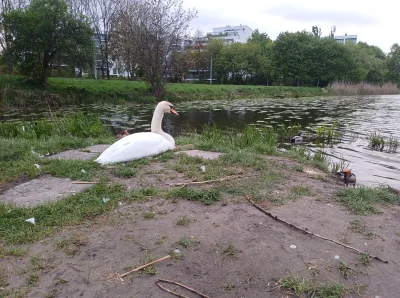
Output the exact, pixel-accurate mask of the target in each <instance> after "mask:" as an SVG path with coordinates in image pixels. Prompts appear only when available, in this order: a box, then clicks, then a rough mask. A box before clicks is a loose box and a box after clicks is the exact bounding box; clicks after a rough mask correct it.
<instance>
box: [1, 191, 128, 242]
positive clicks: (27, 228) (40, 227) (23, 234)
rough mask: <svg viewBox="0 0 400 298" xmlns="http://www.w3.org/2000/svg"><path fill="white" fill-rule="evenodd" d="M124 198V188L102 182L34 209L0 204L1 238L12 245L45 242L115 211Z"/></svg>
mask: <svg viewBox="0 0 400 298" xmlns="http://www.w3.org/2000/svg"><path fill="white" fill-rule="evenodd" d="M135 194H136V193H135ZM125 195H126V193H125V191H124V188H123V186H121V185H105V184H103V183H99V184H96V185H94V186H93V187H91V188H89V189H87V190H86V191H83V192H81V193H78V194H76V195H73V196H70V197H67V198H65V199H63V200H61V201H58V202H52V203H48V204H45V205H39V206H37V207H33V208H16V207H13V206H9V205H5V204H1V203H0V238H1V239H2V241H3V242H4V243H11V244H13V243H29V242H32V241H36V240H40V239H43V238H45V237H47V236H49V235H52V234H53V233H55V232H56V231H57V230H59V229H60V228H61V227H63V226H66V225H74V224H79V223H81V222H83V221H85V220H91V219H93V218H95V217H96V216H99V215H101V214H103V213H104V212H106V211H109V210H112V209H114V208H116V206H118V204H117V201H118V200H121V199H123V198H125ZM105 197H106V198H110V201H109V202H108V203H107V204H105V203H104V202H103V198H105ZM127 197H129V195H127ZM31 217H34V218H35V219H36V225H31V224H29V223H26V222H25V220H26V219H27V218H31Z"/></svg>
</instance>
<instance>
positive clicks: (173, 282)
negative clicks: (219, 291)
mask: <svg viewBox="0 0 400 298" xmlns="http://www.w3.org/2000/svg"><path fill="white" fill-rule="evenodd" d="M160 281H162V282H167V283H170V284H174V285H177V286H180V287H182V288H185V289H188V290H189V291H192V292H193V293H196V294H197V295H199V296H201V297H203V298H211V297H210V296H207V295H204V294H202V293H200V292H198V291H196V290H194V289H192V288H189V287H187V286H185V285H183V284H180V283H177V282H176V281H172V280H167V279H159V280H157V281H156V285H157V286H159V287H160V288H161V289H163V290H164V291H167V292H169V293H171V294H173V295H175V296H178V297H182V298H188V297H186V296H183V295H180V294H178V293H175V292H173V291H171V290H168V289H167V288H164V287H163V286H161V285H159V284H158V283H159V282H160Z"/></svg>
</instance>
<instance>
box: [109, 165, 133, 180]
mask: <svg viewBox="0 0 400 298" xmlns="http://www.w3.org/2000/svg"><path fill="white" fill-rule="evenodd" d="M114 175H115V176H117V177H121V178H132V177H135V176H136V169H135V168H131V167H126V166H125V167H118V168H116V169H115V170H114Z"/></svg>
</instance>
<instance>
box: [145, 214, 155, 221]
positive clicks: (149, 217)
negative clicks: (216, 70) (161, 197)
mask: <svg viewBox="0 0 400 298" xmlns="http://www.w3.org/2000/svg"><path fill="white" fill-rule="evenodd" d="M154 217H155V213H154V212H145V213H144V214H143V218H144V219H146V220H148V219H153V218H154Z"/></svg>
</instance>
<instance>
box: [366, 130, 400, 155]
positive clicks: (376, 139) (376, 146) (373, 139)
mask: <svg viewBox="0 0 400 298" xmlns="http://www.w3.org/2000/svg"><path fill="white" fill-rule="evenodd" d="M367 139H368V141H369V147H370V148H371V149H373V150H377V151H386V152H387V153H396V152H397V148H398V147H399V144H400V141H399V140H398V139H397V138H396V137H394V136H392V135H391V136H389V137H384V136H382V135H381V134H380V132H377V131H374V132H372V133H369V134H368V135H367Z"/></svg>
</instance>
